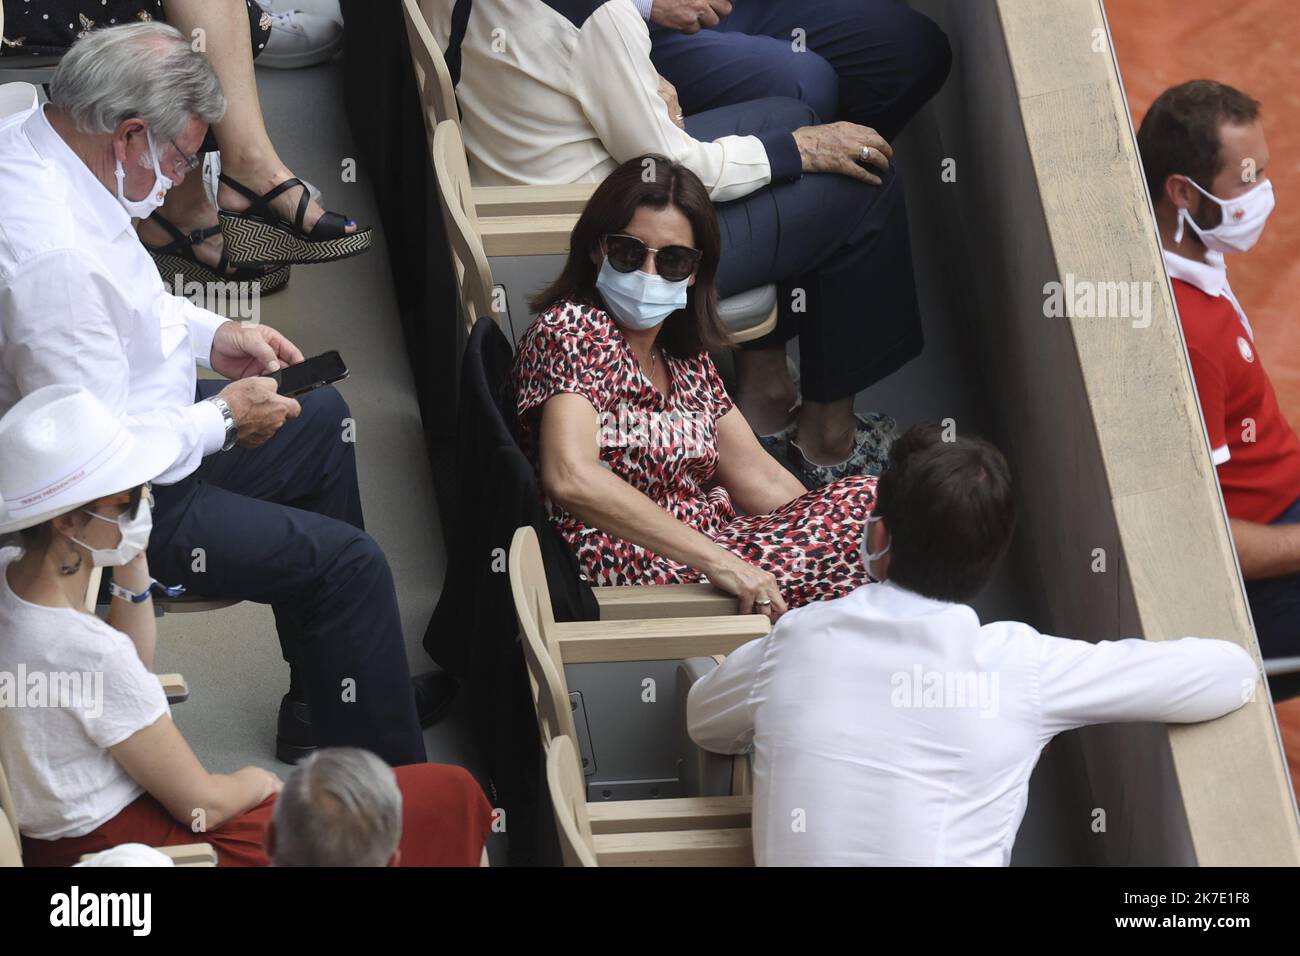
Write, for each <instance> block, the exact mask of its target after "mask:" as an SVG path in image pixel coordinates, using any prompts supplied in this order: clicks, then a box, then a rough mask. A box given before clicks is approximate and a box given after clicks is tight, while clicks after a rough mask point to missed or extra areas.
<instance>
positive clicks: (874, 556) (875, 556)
mask: <svg viewBox="0 0 1300 956" xmlns="http://www.w3.org/2000/svg"><path fill="white" fill-rule="evenodd" d="M883 520H884V519H883V518H880V517H878V516H876V515H871V516H870V517H868V518H867V526H866V527H865V528H863V529H862V566H863V567H865V568H866V569H867V580H868V581H870V582H871V583H872V584H879V583H880V582H881V581H882V580H883V578H878V577H876V576H875V575H874V574H872V573H871V563H872V562H873V561H879V560H880V559H881V558H883V557H884V556H885V555H887V554H888V553H889V549H890V548H891V547H892V546H893V544H894V539H893V536H892V535H891V536H890V539H889V541H888V542H886V544H885V546H884V547H883V548H881V549H880V550H879V551H874V552H872V551H868V550H867V539H868V538H869V537H870V535H871V526H872V525H873V524H874V523H875V522H877V521H883Z"/></svg>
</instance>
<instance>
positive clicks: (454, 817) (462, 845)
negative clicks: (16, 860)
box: [23, 763, 492, 866]
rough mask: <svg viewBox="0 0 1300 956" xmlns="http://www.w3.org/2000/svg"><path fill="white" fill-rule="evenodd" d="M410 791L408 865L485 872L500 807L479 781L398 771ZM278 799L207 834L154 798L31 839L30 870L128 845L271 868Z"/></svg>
mask: <svg viewBox="0 0 1300 956" xmlns="http://www.w3.org/2000/svg"><path fill="white" fill-rule="evenodd" d="M393 772H394V773H395V774H396V775H397V787H398V789H399V790H401V791H402V839H401V842H400V843H398V849H400V850H401V859H400V861H399V865H400V866H478V865H479V860H480V857H481V856H482V853H483V845H484V844H485V843H486V842H487V838H488V834H489V833H490V832H491V831H492V807H491V805H490V804H489V803H488V800H487V797H485V796H484V795H483V790H482V788H481V787H479V785H478V782H477V781H476V780H475V779H474V778H473V777H472V776H471V775H470V773H469V771H467V770H465V769H464V768H463V767H454V766H451V765H449V764H436V763H417V764H410V765H409V766H405V767H396V768H394V771H393ZM274 807H275V797H268V798H267V799H266V800H264V801H262V802H261V803H259V804H258V805H257V806H255V807H253V808H252V809H251V810H248V811H247V812H245V813H242V814H240V815H239V816H238V817H235V818H234V819H233V820H228V821H226V822H225V823H224V824H222V825H221V826H220V827H219V828H217V829H215V830H211V831H209V832H207V833H194V832H192V831H191V830H190V828H189V827H188V826H186V825H184V824H182V823H178V822H177V821H176V820H174V819H173V818H172V815H171V814H170V813H168V812H167V811H166V809H164V808H163V805H162V804H161V803H159V802H158V801H157V800H155V799H154V798H153V797H151V796H150V795H149V794H147V793H146V794H144V795H142V796H141V797H140V798H139V799H137V800H135V801H134V802H133V803H131V804H130V805H129V806H127V807H126V808H125V809H123V810H122V812H121V813H119V814H118V815H117V816H115V817H114V818H113V819H111V820H109V821H108V822H107V823H105V824H104V825H103V826H101V827H99V828H98V829H96V830H92V831H91V832H90V833H87V834H86V835H85V836H79V837H66V838H65V839H62V840H32V839H28V838H27V837H23V863H24V865H26V866H71V865H72V864H73V863H76V862H77V860H78V859H80V858H81V856H82V854H84V853H97V852H99V851H100V850H107V849H108V848H109V847H114V846H117V845H118V844H121V843H144V844H146V845H148V846H176V845H178V844H184V843H210V844H212V846H213V847H214V848H215V849H216V851H217V865H218V866H268V865H270V860H269V859H267V856H266V851H265V850H264V849H263V845H262V841H263V837H264V835H265V833H266V824H267V822H268V821H269V820H270V819H271V811H272V810H273V809H274Z"/></svg>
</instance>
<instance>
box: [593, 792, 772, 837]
mask: <svg viewBox="0 0 1300 956" xmlns="http://www.w3.org/2000/svg"><path fill="white" fill-rule="evenodd" d="M587 816H588V817H589V818H590V820H591V832H592V833H647V832H650V831H654V830H706V829H707V830H734V829H736V828H737V827H747V826H749V825H750V822H751V821H752V820H753V817H754V798H753V797H751V796H740V797H669V798H665V799H663V800H608V801H604V802H599V803H588V804H587Z"/></svg>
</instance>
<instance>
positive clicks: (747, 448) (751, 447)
mask: <svg viewBox="0 0 1300 956" xmlns="http://www.w3.org/2000/svg"><path fill="white" fill-rule="evenodd" d="M718 481H719V482H720V483H721V484H722V486H723V487H724V488H726V489H727V491H728V492H729V493H730V494H731V500H732V501H734V502H735V503H736V505H737V506H738V507H739V508H740V509H741V510H742V511H744V512H745V513H746V514H751V515H760V514H767V513H768V512H770V511H775V510H776V509H777V508H780V507H781V506H782V505H787V504H789V503H790V502H791V501H794V499H796V498H798V497H799V496H800V495H802V494H803V493H804V492H805V490H806V489H805V488H804V486H803V484H802V483H801V482H800V481H799V479H798V478H796V477H795V476H794V475H792V474H790V472H788V471H786V470H785V469H784V468H782V467H781V463H780V462H778V461H777V460H776V459H775V458H773V457H772V456H771V455H769V454H768V453H767V450H766V449H765V448H763V446H762V445H760V444H759V443H758V438H757V437H755V435H754V432H753V430H752V429H751V428H750V427H749V422H747V421H745V416H744V415H742V414H741V413H740V409H739V408H732V409H731V411H729V412H727V414H725V415H723V416H722V417H721V418H720V419H718Z"/></svg>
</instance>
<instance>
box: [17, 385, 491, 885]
mask: <svg viewBox="0 0 1300 956" xmlns="http://www.w3.org/2000/svg"><path fill="white" fill-rule="evenodd" d="M177 445H178V439H177V438H176V436H175V434H174V433H172V432H169V431H166V430H161V429H144V428H142V429H135V430H131V431H128V430H127V429H126V428H124V427H123V426H122V424H121V423H120V422H119V421H118V420H117V419H116V418H115V417H114V416H113V415H112V414H111V413H110V412H109V411H108V409H107V408H105V407H104V406H103V405H102V404H101V403H100V402H99V401H98V400H97V399H95V398H94V397H93V396H92V395H91V394H90V393H89V392H87V391H85V390H83V389H80V388H77V387H75V386H70V385H49V386H46V387H44V388H41V389H38V390H36V391H35V392H33V393H32V394H30V395H28V396H27V397H26V398H24V399H23V400H22V401H20V402H18V404H16V405H15V406H14V407H13V408H12V409H10V410H9V412H8V414H6V415H5V416H4V418H3V419H0V499H3V500H2V501H0V535H8V534H11V533H13V532H17V533H18V535H19V538H18V540H19V546H18V547H4V548H0V766H3V768H4V771H5V775H6V777H7V778H8V782H9V787H10V790H11V791H12V794H13V802H14V810H15V811H16V815H17V822H18V829H19V831H20V832H21V834H22V837H23V855H24V861H25V862H26V863H27V864H28V865H36V866H42V865H44V866H59V865H67V864H71V863H75V862H76V861H77V859H78V858H79V857H80V856H81V855H82V854H83V853H90V852H95V851H98V850H103V849H106V848H108V847H111V846H115V845H117V844H120V843H128V842H130V843H145V844H149V845H153V846H165V845H174V844H181V843H192V842H195V841H196V840H203V841H206V842H208V843H210V844H212V845H213V846H214V847H215V848H216V850H217V854H218V861H219V863H220V864H221V865H245V866H257V865H266V863H267V862H268V860H267V856H266V853H265V850H264V848H263V834H264V830H265V828H266V823H267V821H268V820H269V819H270V816H271V811H272V808H273V805H274V796H275V795H276V794H277V793H278V792H279V791H280V787H281V781H280V778H279V777H277V776H276V775H275V774H273V773H271V772H269V771H267V770H263V769H261V768H260V767H244V768H243V769H242V770H239V771H237V772H235V773H232V774H215V773H209V772H208V771H207V770H205V769H204V767H203V765H202V764H201V763H199V761H198V758H197V757H195V755H194V752H193V751H192V750H190V748H189V745H188V744H187V743H186V742H185V739H184V737H182V736H181V733H180V731H179V730H178V729H177V728H176V725H175V724H174V723H172V719H171V712H170V710H169V709H168V706H167V699H166V696H165V695H164V694H163V691H162V688H161V685H160V684H159V683H158V680H157V678H156V677H155V676H154V675H153V673H152V671H151V668H152V665H153V655H154V639H155V628H154V613H153V602H152V600H151V599H150V588H151V586H152V585H153V584H154V582H153V580H152V579H151V577H150V575H149V567H148V564H147V563H146V558H145V547H146V545H147V544H148V541H149V532H150V528H151V524H152V522H151V519H150V507H151V502H150V495H149V490H148V485H147V484H146V482H147V481H148V480H149V479H150V478H151V477H152V476H154V475H156V474H157V473H158V472H159V471H161V470H162V469H163V468H165V467H166V466H167V464H168V463H170V462H171V461H172V460H174V458H175V456H176V454H177V451H178V447H177ZM122 489H126V490H122ZM96 566H101V567H107V568H111V569H112V574H113V581H112V585H111V591H112V595H113V597H112V604H111V607H110V609H109V612H108V619H107V622H105V621H101V620H100V619H99V618H97V617H96V616H95V615H94V614H93V613H89V612H88V611H87V610H86V603H87V601H86V596H87V590H88V587H89V584H90V578H91V571H92V569H93V568H94V567H96ZM396 776H397V782H398V787H399V789H401V790H402V792H403V797H404V801H403V802H404V806H405V807H406V811H405V813H404V820H403V840H402V843H401V844H400V845H399V846H400V848H401V850H402V853H401V859H402V860H403V862H404V863H406V864H410V865H419V864H420V863H425V864H426V865H428V864H429V863H434V864H435V865H436V863H438V862H441V861H440V860H430V859H429V857H430V853H427V852H424V850H425V849H428V848H436V847H437V846H438V845H439V844H442V843H446V842H448V840H447V838H448V837H449V836H450V834H448V833H446V831H447V830H448V829H449V828H450V827H451V826H452V824H451V823H450V822H449V821H453V820H454V821H455V824H454V826H455V827H456V829H457V830H459V831H462V832H461V833H460V835H461V836H466V837H467V838H470V839H469V840H468V842H469V843H472V844H473V845H472V846H471V847H470V848H469V849H467V850H466V851H465V852H464V853H463V854H461V856H463V857H464V860H461V859H459V857H458V858H456V859H455V860H451V861H447V862H451V863H453V865H454V864H455V863H460V864H461V865H468V866H473V865H476V864H477V863H478V860H479V858H480V855H481V852H482V846H483V841H484V840H485V839H486V837H487V833H488V831H489V829H490V825H491V807H490V806H488V804H487V801H486V799H484V797H483V795H482V792H481V791H480V790H479V788H478V786H477V784H475V783H474V781H473V778H472V777H470V776H469V774H467V773H466V772H465V771H464V770H462V769H461V768H458V767H444V766H438V765H433V764H416V765H413V766H411V767H401V768H398V769H397V771H396ZM459 809H464V811H465V812H463V813H459V812H453V811H456V810H459ZM437 830H441V831H443V832H435V831H437ZM412 842H417V843H418V844H419V845H418V846H413V845H410V844H411V843H412Z"/></svg>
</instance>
